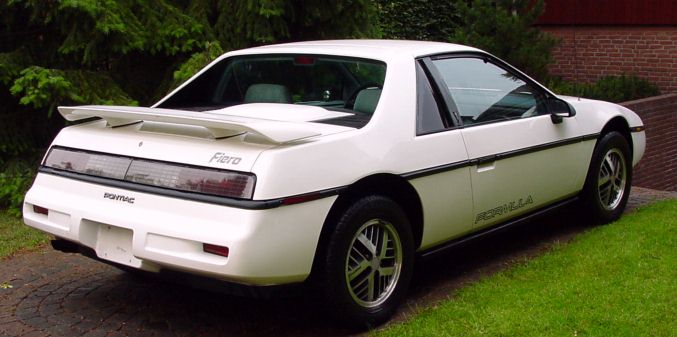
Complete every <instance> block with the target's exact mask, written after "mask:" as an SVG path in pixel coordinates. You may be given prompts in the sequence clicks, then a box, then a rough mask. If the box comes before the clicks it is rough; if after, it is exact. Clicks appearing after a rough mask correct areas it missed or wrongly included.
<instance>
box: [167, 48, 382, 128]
mask: <svg viewBox="0 0 677 337" xmlns="http://www.w3.org/2000/svg"><path fill="white" fill-rule="evenodd" d="M385 72H386V65H385V64H384V63H383V62H378V61H374V60H366V59H358V58H346V57H336V56H323V55H253V56H236V57H231V58H228V59H225V60H223V61H221V62H220V63H217V64H215V65H214V66H212V67H211V68H210V69H208V70H207V71H205V72H204V73H202V74H201V75H200V76H199V77H198V78H196V79H194V80H193V81H192V82H191V83H189V84H187V85H186V86H185V87H183V88H182V89H181V90H179V91H178V92H176V93H175V94H174V95H172V96H171V97H169V98H168V99H167V100H166V101H164V102H163V103H162V104H160V105H158V107H160V108H173V109H183V110H195V111H207V110H215V109H221V108H225V107H229V106H233V105H238V104H246V103H283V104H303V105H313V106H319V107H322V108H325V109H329V110H337V111H341V112H349V113H350V116H347V117H341V118H335V119H337V121H329V122H330V123H332V124H351V123H352V124H355V123H357V124H366V122H367V121H368V120H369V118H370V116H371V115H372V114H373V112H374V110H375V109H376V105H377V103H378V100H379V98H380V94H381V89H382V87H383V81H384V78H385ZM358 122H359V123H358ZM351 126H356V125H351ZM357 126H359V125H357Z"/></svg>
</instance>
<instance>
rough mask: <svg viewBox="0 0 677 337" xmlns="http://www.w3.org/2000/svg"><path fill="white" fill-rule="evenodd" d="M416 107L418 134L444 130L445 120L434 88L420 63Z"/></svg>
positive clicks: (418, 66)
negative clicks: (443, 120)
mask: <svg viewBox="0 0 677 337" xmlns="http://www.w3.org/2000/svg"><path fill="white" fill-rule="evenodd" d="M416 109H417V111H416V134H417V135H422V134H426V133H431V132H436V131H440V130H444V122H442V116H441V115H440V108H439V105H438V104H437V101H436V100H435V96H434V94H433V88H432V86H431V85H430V82H429V81H428V77H427V76H426V75H425V72H424V71H423V68H421V65H420V64H418V63H416Z"/></svg>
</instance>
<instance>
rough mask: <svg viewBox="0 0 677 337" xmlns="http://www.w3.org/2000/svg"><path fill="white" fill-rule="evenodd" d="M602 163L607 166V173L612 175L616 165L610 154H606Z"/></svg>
mask: <svg viewBox="0 0 677 337" xmlns="http://www.w3.org/2000/svg"><path fill="white" fill-rule="evenodd" d="M604 163H605V165H606V166H607V168H608V170H609V174H611V175H614V173H615V171H616V170H615V169H616V166H615V165H614V162H613V160H612V159H611V155H607V156H606V158H604Z"/></svg>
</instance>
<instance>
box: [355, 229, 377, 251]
mask: <svg viewBox="0 0 677 337" xmlns="http://www.w3.org/2000/svg"><path fill="white" fill-rule="evenodd" d="M357 240H358V241H359V242H360V243H361V244H362V245H363V246H364V248H367V250H368V251H369V252H370V253H371V254H372V255H374V254H376V246H374V243H373V242H371V240H370V239H369V238H368V237H367V236H366V235H365V234H364V233H362V234H360V235H359V236H358V237H357Z"/></svg>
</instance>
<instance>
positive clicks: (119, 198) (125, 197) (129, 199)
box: [103, 192, 134, 204]
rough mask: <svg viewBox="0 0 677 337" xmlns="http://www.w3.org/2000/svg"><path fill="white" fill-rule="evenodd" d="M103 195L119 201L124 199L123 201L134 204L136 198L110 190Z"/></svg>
mask: <svg viewBox="0 0 677 337" xmlns="http://www.w3.org/2000/svg"><path fill="white" fill-rule="evenodd" d="M103 197H104V198H105V199H110V200H117V201H122V202H128V203H130V204H133V203H134V198H132V197H128V196H126V195H122V194H114V193H108V192H106V193H104V194H103Z"/></svg>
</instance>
